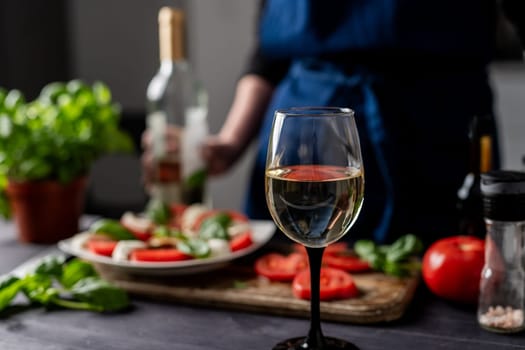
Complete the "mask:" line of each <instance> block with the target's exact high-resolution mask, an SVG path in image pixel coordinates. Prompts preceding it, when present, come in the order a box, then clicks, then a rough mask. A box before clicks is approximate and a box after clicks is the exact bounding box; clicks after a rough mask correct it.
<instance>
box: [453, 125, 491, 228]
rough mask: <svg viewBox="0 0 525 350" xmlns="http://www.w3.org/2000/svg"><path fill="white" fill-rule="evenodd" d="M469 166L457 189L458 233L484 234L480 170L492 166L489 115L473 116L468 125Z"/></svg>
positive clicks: (489, 168)
mask: <svg viewBox="0 0 525 350" xmlns="http://www.w3.org/2000/svg"><path fill="white" fill-rule="evenodd" d="M468 136H469V140H470V142H469V143H470V149H469V167H468V173H467V175H466V176H465V179H464V181H463V185H462V186H461V187H460V188H459V190H458V192H457V197H458V198H457V209H458V215H459V234H461V235H471V236H477V237H480V238H484V237H485V233H486V228H485V222H484V218H483V202H482V196H481V187H480V185H481V174H482V173H485V172H487V171H490V170H492V169H493V153H494V152H493V148H494V144H493V142H494V127H493V121H492V117H491V116H474V117H473V118H472V121H471V123H470V126H469V135H468Z"/></svg>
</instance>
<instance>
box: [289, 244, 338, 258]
mask: <svg viewBox="0 0 525 350" xmlns="http://www.w3.org/2000/svg"><path fill="white" fill-rule="evenodd" d="M293 250H294V251H296V252H298V253H301V254H305V255H306V247H305V246H304V245H302V244H299V243H294V244H293ZM345 251H348V244H347V243H346V242H337V243H332V244H330V245H329V246H327V247H326V248H324V253H323V256H325V255H330V254H338V253H341V252H345Z"/></svg>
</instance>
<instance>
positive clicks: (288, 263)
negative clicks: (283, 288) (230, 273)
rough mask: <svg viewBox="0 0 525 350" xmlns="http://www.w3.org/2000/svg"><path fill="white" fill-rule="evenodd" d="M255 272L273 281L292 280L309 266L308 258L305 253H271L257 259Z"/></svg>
mask: <svg viewBox="0 0 525 350" xmlns="http://www.w3.org/2000/svg"><path fill="white" fill-rule="evenodd" d="M254 267H255V272H256V273H257V274H258V275H260V276H263V277H266V278H268V279H269V280H271V281H281V282H286V281H291V280H293V279H294V277H295V276H296V275H297V273H299V272H300V271H303V270H304V269H306V268H307V267H308V260H307V259H306V257H305V256H304V255H303V254H299V253H291V254H289V255H282V254H278V253H269V254H266V255H263V256H261V257H260V258H259V259H257V260H256V261H255V265H254Z"/></svg>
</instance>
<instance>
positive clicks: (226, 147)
mask: <svg viewBox="0 0 525 350" xmlns="http://www.w3.org/2000/svg"><path fill="white" fill-rule="evenodd" d="M239 155H240V150H239V147H238V145H237V144H235V143H234V142H231V141H228V140H226V139H224V138H222V137H220V136H219V135H213V136H210V137H208V139H207V140H206V142H205V143H204V144H203V146H202V157H203V158H204V160H205V162H206V166H207V171H208V174H209V175H219V174H222V173H224V172H226V171H227V170H228V169H230V167H231V166H232V165H233V163H235V161H236V160H237V159H238V158H239Z"/></svg>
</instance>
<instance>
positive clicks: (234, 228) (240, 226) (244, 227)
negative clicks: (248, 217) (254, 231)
mask: <svg viewBox="0 0 525 350" xmlns="http://www.w3.org/2000/svg"><path fill="white" fill-rule="evenodd" d="M250 230H251V226H250V224H249V223H247V222H243V223H236V224H234V225H231V226H230V227H228V231H227V232H228V236H230V238H233V237H235V236H238V235H240V234H241V233H244V232H246V231H250Z"/></svg>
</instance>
